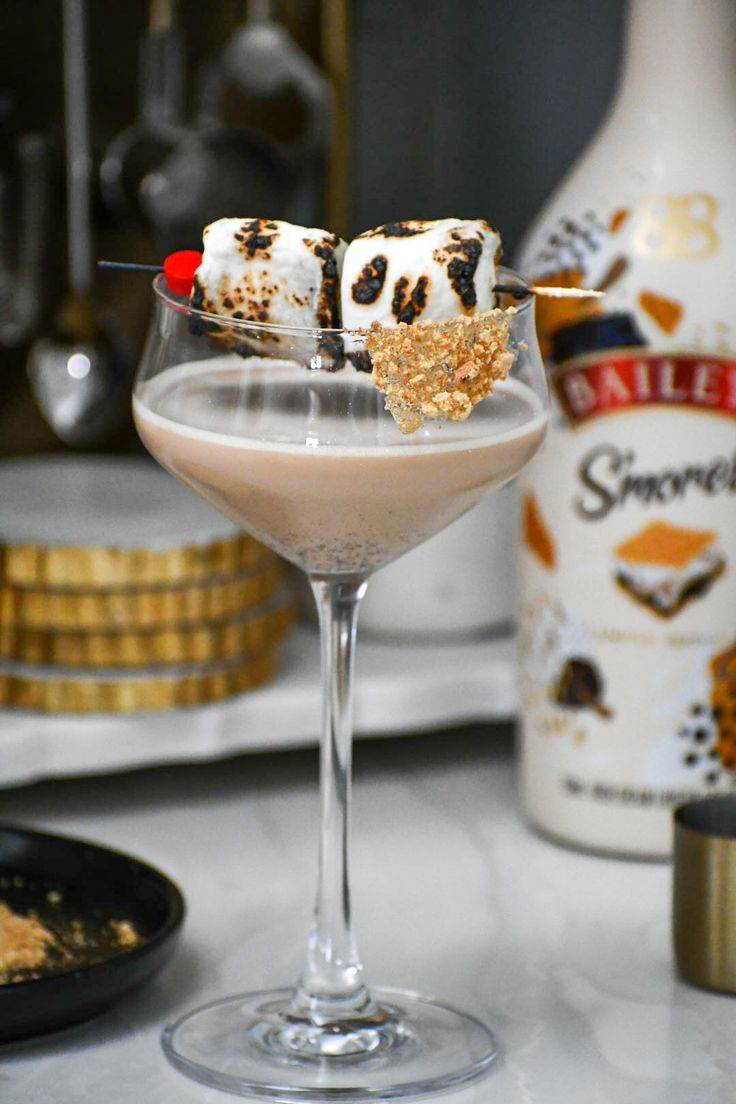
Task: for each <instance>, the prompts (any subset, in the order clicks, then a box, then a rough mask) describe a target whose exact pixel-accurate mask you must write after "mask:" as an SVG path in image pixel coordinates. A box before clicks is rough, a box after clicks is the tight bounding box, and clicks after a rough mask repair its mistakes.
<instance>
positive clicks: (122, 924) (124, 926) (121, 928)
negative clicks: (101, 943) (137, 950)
mask: <svg viewBox="0 0 736 1104" xmlns="http://www.w3.org/2000/svg"><path fill="white" fill-rule="evenodd" d="M110 927H111V928H112V930H113V932H114V933H115V938H116V939H117V941H118V943H119V945H120V946H121V947H135V946H136V944H137V943H139V942H140V936H139V935H138V932H137V931H136V930H135V928H134V927H133V925H132V924H131V922H130V920H111V921H110Z"/></svg>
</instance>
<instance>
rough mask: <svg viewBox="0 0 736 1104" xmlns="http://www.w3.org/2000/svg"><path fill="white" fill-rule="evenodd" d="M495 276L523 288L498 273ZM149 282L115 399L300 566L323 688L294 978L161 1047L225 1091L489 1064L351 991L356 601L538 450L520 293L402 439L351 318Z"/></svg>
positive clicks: (535, 362)
mask: <svg viewBox="0 0 736 1104" xmlns="http://www.w3.org/2000/svg"><path fill="white" fill-rule="evenodd" d="M501 279H502V280H503V283H504V285H516V286H518V287H519V288H520V289H523V287H524V285H523V283H522V281H520V280H519V278H518V277H516V276H515V275H514V274H513V273H511V272H508V271H505V272H504V271H502V273H501ZM154 290H155V293H156V294H155V298H156V309H155V316H154V318H153V321H152V324H151V330H150V333H149V337H148V341H147V344H146V348H145V351H144V354H143V358H142V362H141V366H140V370H139V372H138V377H137V381H136V385H135V392H134V399H133V405H134V413H135V419H136V424H137V427H138V430H139V432H140V435H141V437H142V439H143V441H144V443H145V444H146V446H147V448H148V449H149V451H150V452H151V453H152V454H153V456H154V457H155V458H156V459H157V460H158V461H159V462H160V463H161V464H162V465H163V466H164V467H165V468H167V469H168V470H169V471H170V472H172V473H173V474H174V475H175V476H177V477H178V478H179V479H181V480H182V481H183V482H184V483H186V484H187V486H189V487H191V488H192V489H193V490H195V491H197V492H198V493H199V494H200V495H202V496H203V497H204V498H205V499H207V500H208V501H209V502H211V503H212V504H213V505H214V506H216V507H218V508H219V509H220V510H222V511H223V512H224V513H225V514H227V515H228V516H229V517H231V518H232V519H233V520H234V521H236V522H237V523H238V524H239V525H241V526H242V527H243V528H244V529H246V530H248V531H249V532H250V533H252V534H253V535H254V536H255V537H257V538H259V539H260V540H261V541H263V542H264V543H265V544H267V545H269V546H270V547H271V548H273V549H275V550H276V551H277V552H278V553H280V554H281V555H282V556H284V557H285V558H286V559H287V560H290V561H291V562H292V563H294V564H296V565H297V566H298V567H300V568H302V569H303V570H304V571H305V572H306V574H307V577H308V579H309V582H310V584H311V587H312V590H313V592H314V596H315V600H316V603H317V609H318V612H319V623H320V634H321V646H322V682H323V696H324V726H323V733H322V742H321V795H322V822H321V839H320V855H319V875H318V886H317V900H316V907H315V912H314V920H313V926H312V931H311V935H310V937H309V941H308V946H307V956H306V964H305V967H304V971H303V973H302V975H301V978H300V979H299V981H298V983H297V985H296V986H295V988H294V989H290V990H274V991H263V992H257V993H248V994H241V995H238V996H232V997H227V998H224V999H222V1000H218V1001H215V1002H214V1003H211V1004H209V1005H206V1006H205V1007H203V1008H199V1009H197V1010H195V1011H193V1012H189V1013H187V1014H186V1015H185V1016H183V1017H182V1018H181V1019H179V1020H178V1021H177V1022H176V1023H173V1024H171V1025H170V1026H169V1027H167V1028H166V1030H165V1032H164V1037H163V1045H164V1049H165V1051H166V1054H167V1056H168V1057H169V1059H170V1060H171V1062H172V1063H173V1064H174V1065H175V1066H177V1067H178V1068H179V1069H181V1070H182V1071H183V1072H185V1073H186V1074H188V1075H189V1076H190V1077H193V1078H195V1079H196V1080H198V1081H202V1082H204V1083H206V1084H208V1085H213V1086H216V1087H217V1088H220V1089H225V1090H228V1091H230V1092H234V1093H238V1094H240V1095H243V1096H259V1097H265V1098H269V1099H273V1100H279V1101H301V1100H317V1099H319V1100H331V1099H335V1100H340V1101H347V1100H355V1101H359V1100H367V1099H380V1100H389V1099H397V1098H407V1097H412V1096H422V1095H427V1094H429V1093H432V1092H438V1091H442V1090H447V1089H448V1088H450V1087H452V1086H454V1085H459V1084H462V1083H463V1082H466V1081H469V1080H471V1079H473V1078H474V1077H477V1076H479V1075H480V1074H481V1073H482V1072H483V1071H484V1070H485V1069H486V1067H487V1066H488V1065H489V1064H490V1063H491V1061H492V1060H493V1058H494V1056H495V1054H496V1051H497V1048H496V1043H495V1041H494V1039H493V1036H492V1034H491V1032H490V1031H489V1030H488V1029H487V1028H486V1027H485V1025H484V1024H482V1023H480V1022H479V1021H478V1020H477V1019H475V1018H474V1017H472V1016H469V1015H467V1014H465V1013H463V1012H461V1011H458V1010H456V1009H454V1008H450V1007H448V1006H446V1005H443V1004H440V1003H438V1002H437V1001H434V1000H429V999H425V998H422V997H421V996H419V995H417V994H416V993H409V992H403V991H399V990H390V989H369V988H368V987H367V986H366V983H365V981H364V979H363V972H362V969H361V965H360V959H359V956H358V952H357V949H356V945H355V942H354V939H353V935H352V932H351V922H350V891H349V881H348V837H349V823H350V775H351V740H352V730H351V684H352V671H353V652H354V645H355V627H356V616H357V609H358V603H359V600H360V598H361V596H362V595H363V593H364V592H365V589H366V585H367V581H368V578H369V577H370V575H371V574H372V573H373V572H374V571H376V570H377V569H379V568H380V567H382V566H383V565H384V564H386V563H389V562H390V561H391V560H393V559H395V558H396V557H397V556H400V555H401V554H402V553H404V552H407V551H408V550H409V549H411V548H413V547H415V546H416V545H418V544H419V543H420V542H421V541H424V540H426V539H427V538H428V537H431V536H432V535H433V534H435V533H437V532H438V531H439V530H440V529H443V528H444V527H445V526H446V525H449V524H450V523H451V522H452V521H454V520H455V519H456V518H458V517H460V515H461V514H463V513H465V511H466V510H469V509H470V508H471V507H472V506H473V505H475V503H476V502H477V501H478V500H479V499H480V498H481V496H482V495H484V494H486V493H487V492H489V491H491V490H493V489H494V488H496V487H499V486H501V485H502V484H503V483H506V482H507V481H508V480H510V479H512V478H513V477H514V476H515V475H516V474H517V473H518V472H519V470H520V469H521V468H522V467H523V466H524V464H525V463H526V462H527V461H528V460H529V459H530V458H531V457H532V456H533V454H534V453H535V452H536V450H537V448H538V447H539V445H540V443H541V441H542V438H543V436H544V432H545V427H546V421H547V388H546V380H545V375H544V369H543V366H542V362H541V358H540V355H539V351H538V346H537V342H536V336H535V331H534V310H533V305H532V299H531V297H529V298H527V299H526V300H524V301H522V302H520V303H518V304H516V305H517V310H516V312H515V313H514V314H512V315H511V322H510V348H511V350H512V351H513V353H514V362H513V366H512V369H511V371H510V373H509V376H508V379H506V380H505V381H503V382H501V383H497V384H496V386H495V388H494V391H493V394H492V395H491V396H489V397H487V398H486V399H484V400H483V401H482V402H480V403H479V404H478V405H477V406H476V407H475V409H474V410H473V411H472V413H471V414H470V416H469V417H468V418H467V420H466V421H463V422H449V421H445V422H432V423H427V424H425V425H424V426H423V427H421V428H420V429H418V430H417V431H416V432H415V433H413V434H411V435H408V436H405V435H403V434H402V433H401V432H400V431H399V429H398V428H397V426H396V424H395V423H394V420H393V418H392V417H391V415H390V414H389V413H387V412H386V410H385V409H384V397H383V395H382V394H380V393H379V392H378V390H377V389H376V387H375V386H374V384H373V382H372V380H371V377H370V375H369V374H367V373H366V372H364V371H358V370H357V369H356V366H355V365H356V364H358V365H359V364H360V363H361V359H363V363H364V353H363V354H362V346H363V337H362V336H361V335H360V334H359V333H357V332H355V333H350V332H346V331H337V330H331V331H324V330H323V331H320V330H309V329H287V328H284V327H278V326H271V325H259V324H257V323H252V322H245V321H234V320H230V319H225V318H221V317H215V316H212V315H206V314H202V313H201V312H197V311H192V310H190V309H189V307H188V304H187V303H186V301H185V300H183V299H180V298H179V297H177V296H175V295H173V294H171V293H170V292H168V291H167V289H166V285H165V284H164V282H163V279H162V278H161V277H159V278H157V280H156V281H155V283H154ZM509 302H511V300H510V301H509ZM361 354H362V357H361ZM448 571H462V564H448ZM488 585H489V586H493V585H494V580H493V579H490V578H489V580H488Z"/></svg>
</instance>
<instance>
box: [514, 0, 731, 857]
mask: <svg viewBox="0 0 736 1104" xmlns="http://www.w3.org/2000/svg"><path fill="white" fill-rule="evenodd" d="M518 267H519V268H520V270H521V271H522V272H524V274H525V275H526V276H528V277H530V278H531V279H533V280H534V281H535V282H536V283H547V284H555V285H566V286H572V287H593V288H599V289H602V290H604V291H605V292H606V295H605V297H604V298H603V299H589V300H577V299H568V300H553V299H547V300H544V301H543V300H542V299H541V298H539V299H538V301H537V324H538V331H539V337H540V342H541V344H542V349H543V353H544V355H545V358H546V361H547V364H548V367H549V373H550V382H551V392H552V403H553V409H552V417H551V424H550V429H549V433H548V437H547V441H546V444H545V446H544V448H543V450H542V452H541V453H540V454H539V455H538V456H537V458H536V459H535V461H534V462H533V463H532V464H531V466H530V467H529V468H528V469H527V471H526V472H525V473H524V475H523V476H522V479H521V486H520V493H521V506H522V511H521V512H522V531H521V540H522V557H521V558H522V569H521V608H520V634H519V635H520V658H521V671H522V685H521V748H522V779H523V792H524V800H525V803H526V807H527V811H528V815H529V817H530V818H531V820H532V821H533V822H534V823H535V824H536V825H538V826H539V827H540V828H541V829H542V830H543V831H546V832H547V833H549V834H550V835H552V836H555V837H557V838H559V839H561V840H564V841H567V842H571V843H576V844H579V845H581V846H583V847H586V848H592V849H594V850H600V851H605V852H612V853H619V854H631V855H647V856H666V855H667V854H669V852H670V846H671V836H672V828H671V812H672V807H673V805H675V804H678V803H680V802H682V801H684V800H688V799H690V798H693V797H700V796H703V795H706V794H716V793H723V792H729V791H731V790H733V789H735V788H736V3H734V0H632V2H631V4H630V8H629V13H628V27H627V39H626V50H625V58H624V67H623V73H622V77H621V81H620V84H619V88H618V91H617V94H616V96H615V99H614V103H613V106H612V108H611V110H610V112H609V114H608V117H607V118H606V120H605V121H604V123H603V125H602V127H601V129H600V130H599V132H598V134H597V135H596V137H595V138H594V140H593V142H592V144H591V146H590V147H589V148H588V150H587V151H586V152H585V153H584V155H583V156H582V158H581V159H580V161H579V162H578V163H577V164H576V165H575V166H574V167H573V169H572V171H571V173H570V174H569V175H568V177H567V178H566V180H564V181H563V183H562V185H561V187H560V188H559V189H558V191H557V193H556V194H555V195H554V196H553V197H552V199H551V200H550V201H549V203H548V204H547V206H546V208H545V209H544V211H543V212H542V214H541V215H540V216H539V218H538V219H537V220H536V222H535V225H534V226H533V227H532V229H531V231H530V232H529V234H528V235H527V239H526V241H525V244H524V246H523V249H522V253H521V256H520V258H518Z"/></svg>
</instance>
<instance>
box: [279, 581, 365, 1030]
mask: <svg viewBox="0 0 736 1104" xmlns="http://www.w3.org/2000/svg"><path fill="white" fill-rule="evenodd" d="M310 584H311V587H312V592H313V594H314V597H315V601H316V603H317V611H318V613H319V625H320V639H321V645H322V692H323V729H322V741H321V759H320V788H321V796H322V825H321V835H320V853H319V875H318V883H317V900H316V904H315V909H314V918H313V922H312V931H311V935H310V938H309V944H308V950H307V963H306V966H305V968H304V972H303V974H302V977H301V980H300V982H299V987H298V989H297V993H296V995H295V998H294V1006H295V1009H296V1010H297V1011H298V1012H299V1013H300V1014H306V1015H307V1016H308V1017H309V1019H310V1020H311V1021H312V1022H313V1023H317V1024H326V1023H330V1022H334V1021H337V1020H341V1019H345V1018H355V1017H362V1016H367V1015H370V1014H371V1012H372V1010H373V1007H372V1004H371V1000H370V995H369V993H368V990H367V988H366V986H365V984H364V982H363V972H362V967H361V964H360V960H359V958H358V952H357V949H356V946H355V940H354V938H353V933H352V930H351V925H350V884H349V878H348V848H349V835H350V783H351V758H352V737H353V732H352V686H353V658H354V652H355V629H356V623H357V616H358V603H359V602H360V599H361V598H362V597H363V594H364V593H365V590H366V585H367V583H366V581H365V580H364V579H349V580H345V581H336V580H334V579H329V578H328V579H321V578H313V579H310Z"/></svg>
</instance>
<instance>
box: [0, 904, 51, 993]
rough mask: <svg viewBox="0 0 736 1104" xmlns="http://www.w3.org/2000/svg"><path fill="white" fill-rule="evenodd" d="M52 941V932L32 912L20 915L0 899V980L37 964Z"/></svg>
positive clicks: (38, 964)
mask: <svg viewBox="0 0 736 1104" xmlns="http://www.w3.org/2000/svg"><path fill="white" fill-rule="evenodd" d="M53 943H54V937H53V935H52V934H51V932H50V931H48V929H47V928H45V927H44V926H43V924H42V923H41V921H40V920H39V919H38V917H37V916H36V915H35V913H32V912H31V913H29V914H28V916H20V915H19V914H18V913H16V912H12V911H11V909H9V908H8V906H7V905H4V904H3V903H2V902H1V901H0V982H2V981H4V980H5V979H6V977H8V976H11V975H13V974H14V973H15V971H16V970H34V969H35V968H36V967H38V966H41V965H42V963H43V962H44V961H45V960H46V952H47V950H48V948H49V947H50V946H52V945H53Z"/></svg>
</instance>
